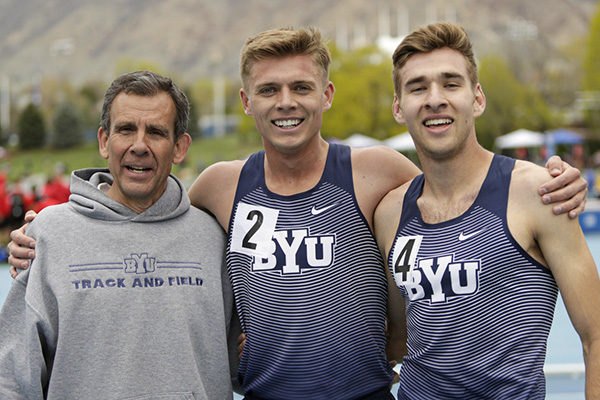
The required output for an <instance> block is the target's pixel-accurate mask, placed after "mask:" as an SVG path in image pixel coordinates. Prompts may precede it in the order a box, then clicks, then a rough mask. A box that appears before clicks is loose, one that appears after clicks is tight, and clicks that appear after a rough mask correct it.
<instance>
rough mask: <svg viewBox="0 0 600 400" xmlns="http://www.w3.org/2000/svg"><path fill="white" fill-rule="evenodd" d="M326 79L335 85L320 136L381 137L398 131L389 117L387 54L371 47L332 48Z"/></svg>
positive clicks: (390, 96) (390, 93) (390, 91)
mask: <svg viewBox="0 0 600 400" xmlns="http://www.w3.org/2000/svg"><path fill="white" fill-rule="evenodd" d="M332 56H333V60H334V62H333V64H332V67H331V72H330V79H331V81H332V82H334V85H336V93H335V96H334V101H333V106H332V108H331V109H330V110H329V111H327V114H326V117H325V118H324V119H323V128H322V131H321V132H322V134H323V136H324V137H337V138H342V139H343V138H346V137H348V136H350V135H351V134H353V133H357V132H359V133H362V134H365V135H368V136H372V137H374V138H377V139H385V138H387V137H390V136H393V135H394V134H395V133H396V132H399V130H400V128H399V127H398V124H397V123H396V122H395V121H394V118H393V117H392V111H391V105H392V101H393V99H394V90H393V86H392V79H391V76H392V66H391V62H390V60H389V57H386V56H385V55H383V54H382V53H381V52H380V51H379V50H378V49H377V48H375V47H365V48H362V49H359V50H356V51H353V52H341V51H338V50H337V49H335V48H334V49H332Z"/></svg>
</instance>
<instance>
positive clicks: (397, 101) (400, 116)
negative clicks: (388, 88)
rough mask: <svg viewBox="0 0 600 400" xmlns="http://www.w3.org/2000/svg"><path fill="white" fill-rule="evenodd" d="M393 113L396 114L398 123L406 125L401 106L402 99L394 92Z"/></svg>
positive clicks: (395, 117)
mask: <svg viewBox="0 0 600 400" xmlns="http://www.w3.org/2000/svg"><path fill="white" fill-rule="evenodd" d="M392 114H394V119H395V120H396V122H397V123H399V124H400V125H406V121H405V120H404V115H403V114H402V108H400V99H399V98H398V95H397V94H396V93H394V102H393V103H392Z"/></svg>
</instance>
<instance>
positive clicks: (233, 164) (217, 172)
mask: <svg viewBox="0 0 600 400" xmlns="http://www.w3.org/2000/svg"><path fill="white" fill-rule="evenodd" d="M243 165H244V161H227V162H220V163H217V164H213V165H211V166H210V167H208V168H207V169H205V170H204V171H203V172H202V173H201V174H200V175H199V176H198V178H196V180H195V181H194V183H193V184H192V186H191V187H190V189H189V190H188V196H189V197H190V200H191V202H192V205H193V206H195V207H197V208H200V209H202V210H205V211H207V212H209V213H211V214H212V215H214V216H215V218H217V220H218V221H219V223H220V224H221V227H223V229H224V230H225V231H227V229H229V218H230V216H231V210H232V208H233V200H234V198H235V191H236V189H237V183H238V178H239V176H240V172H241V170H242V166H243Z"/></svg>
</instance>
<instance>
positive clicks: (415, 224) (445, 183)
mask: <svg viewBox="0 0 600 400" xmlns="http://www.w3.org/2000/svg"><path fill="white" fill-rule="evenodd" d="M393 60H394V74H393V76H394V88H395V95H394V103H393V112H394V117H395V118H396V120H397V121H398V122H399V123H400V124H405V125H406V126H407V127H408V130H409V132H410V134H411V137H412V138H413V140H414V142H415V146H416V149H417V153H418V155H419V160H420V161H421V165H422V168H423V171H424V174H423V175H420V176H418V177H416V178H415V179H413V180H412V181H411V182H408V183H406V184H404V185H403V186H401V187H400V188H398V189H396V190H393V191H391V192H390V193H389V194H388V195H387V196H385V197H384V199H383V200H382V201H381V203H380V204H379V206H378V207H377V210H376V212H375V222H374V224H375V236H376V237H377V240H378V244H379V247H380V250H381V252H382V254H383V257H384V259H385V260H386V262H387V266H388V268H387V272H388V280H389V282H390V290H389V292H390V296H389V306H388V314H389V323H390V325H389V328H390V336H391V339H392V340H391V341H390V350H391V353H392V355H393V356H394V357H396V358H397V359H398V361H402V360H403V364H402V368H401V370H400V385H399V390H398V398H399V399H411V400H418V399H440V400H443V399H456V398H460V399H473V400H475V399H544V398H545V395H546V393H545V378H544V372H543V365H544V360H545V353H546V340H547V337H548V333H549V331H550V327H551V325H552V318H553V313H554V306H555V304H556V299H557V295H558V289H560V292H561V294H562V297H563V299H564V302H565V305H566V307H567V310H568V313H569V316H570V318H571V321H572V322H573V325H574V327H575V329H576V330H577V332H578V334H579V335H580V337H581V340H582V343H583V352H584V360H585V366H586V398H588V399H598V398H600V397H599V396H600V280H599V279H598V271H597V269H596V266H595V264H594V260H593V258H592V256H591V254H590V251H589V249H588V247H587V244H586V241H585V238H584V236H583V233H582V231H581V228H580V226H579V223H578V221H577V220H573V219H569V218H567V217H566V216H560V217H557V218H553V217H551V212H550V210H549V209H548V208H547V207H544V206H543V205H542V204H541V203H539V202H537V201H534V200H535V198H536V197H537V193H536V191H535V189H534V188H535V187H536V186H537V185H539V184H540V183H542V182H544V181H546V180H547V179H548V171H547V170H545V169H544V168H541V167H538V166H536V165H534V164H532V163H529V162H525V161H515V160H513V159H509V158H506V157H502V156H498V155H495V154H493V153H491V152H489V151H487V150H486V149H484V148H483V147H482V146H481V145H480V144H479V143H478V142H477V137H476V133H475V119H476V118H478V117H479V116H481V115H482V114H483V112H484V110H485V105H486V100H485V95H484V93H483V90H482V88H481V85H480V84H479V83H478V79H477V66H476V64H475V59H474V55H473V51H472V46H471V43H470V41H469V38H468V36H467V34H466V32H465V31H464V29H462V28H461V27H460V26H458V25H455V24H449V23H436V24H432V25H429V26H427V27H425V28H422V29H419V30H417V31H414V32H413V33H411V34H409V35H408V36H407V37H406V38H405V39H404V40H403V42H402V43H401V44H400V45H399V46H398V48H397V49H396V51H395V53H394V56H393ZM406 337H408V339H407V342H406V345H407V346H408V354H406V355H404V352H405V349H406V347H405V338H406ZM395 339H398V341H397V342H396V341H395ZM394 353H395V354H394Z"/></svg>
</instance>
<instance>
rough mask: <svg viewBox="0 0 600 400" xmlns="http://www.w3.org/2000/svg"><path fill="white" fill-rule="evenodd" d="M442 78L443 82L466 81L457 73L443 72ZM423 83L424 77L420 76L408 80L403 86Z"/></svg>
mask: <svg viewBox="0 0 600 400" xmlns="http://www.w3.org/2000/svg"><path fill="white" fill-rule="evenodd" d="M442 77H443V78H444V80H449V79H454V80H460V81H461V82H465V81H466V78H465V77H464V76H463V75H462V74H459V73H457V72H443V73H442ZM423 82H425V76H424V75H421V76H417V77H415V78H412V79H409V80H408V81H406V83H405V84H404V86H405V87H408V86H411V85H416V84H419V83H423Z"/></svg>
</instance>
